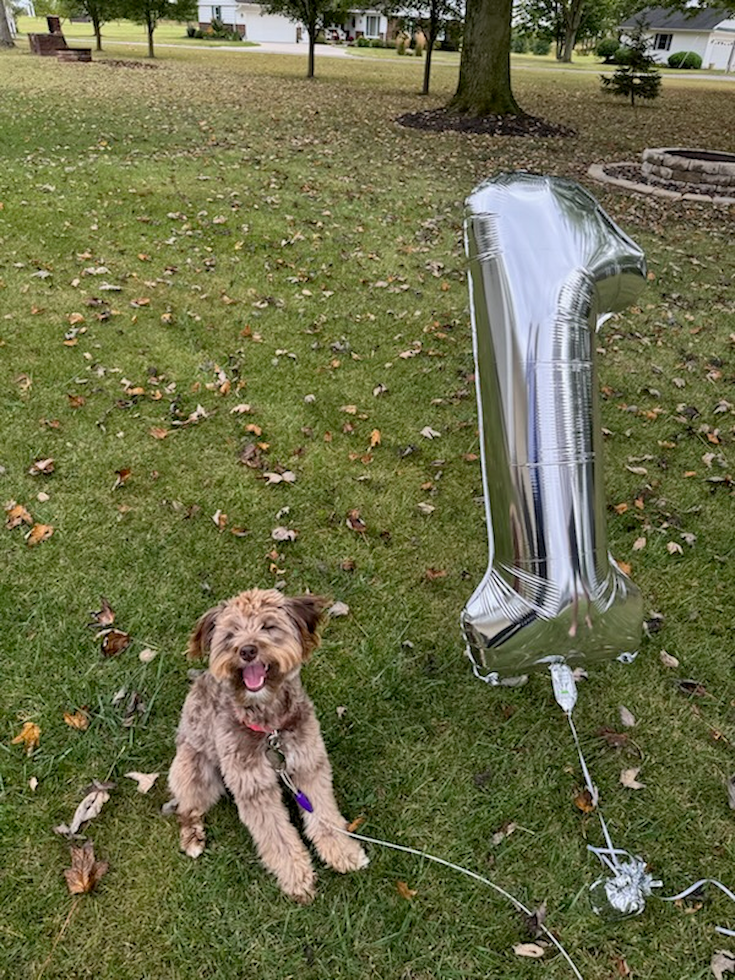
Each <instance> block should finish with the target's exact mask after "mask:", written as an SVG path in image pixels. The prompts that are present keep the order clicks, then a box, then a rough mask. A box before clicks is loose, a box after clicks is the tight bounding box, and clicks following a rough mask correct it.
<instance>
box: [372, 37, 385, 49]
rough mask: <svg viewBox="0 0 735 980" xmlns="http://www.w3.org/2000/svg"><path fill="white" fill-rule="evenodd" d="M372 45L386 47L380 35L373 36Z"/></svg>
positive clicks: (373, 46)
mask: <svg viewBox="0 0 735 980" xmlns="http://www.w3.org/2000/svg"><path fill="white" fill-rule="evenodd" d="M370 47H371V48H384V47H385V42H384V41H381V39H380V38H379V37H372V38H370Z"/></svg>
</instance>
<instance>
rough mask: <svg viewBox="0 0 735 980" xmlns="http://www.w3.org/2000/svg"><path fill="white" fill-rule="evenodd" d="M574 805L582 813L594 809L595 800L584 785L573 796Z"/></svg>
mask: <svg viewBox="0 0 735 980" xmlns="http://www.w3.org/2000/svg"><path fill="white" fill-rule="evenodd" d="M574 805H575V806H576V808H577V809H578V810H581V811H582V813H592V812H593V811H594V809H595V801H594V800H593V799H592V793H590V791H589V790H588V789H587V787H586V786H585V788H584V789H583V790H580V792H579V793H577V795H576V796H575V797H574Z"/></svg>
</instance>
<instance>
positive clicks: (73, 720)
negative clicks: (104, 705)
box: [64, 709, 89, 732]
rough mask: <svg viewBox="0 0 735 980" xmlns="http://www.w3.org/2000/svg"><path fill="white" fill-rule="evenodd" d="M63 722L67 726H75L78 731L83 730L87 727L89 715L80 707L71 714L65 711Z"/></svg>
mask: <svg viewBox="0 0 735 980" xmlns="http://www.w3.org/2000/svg"><path fill="white" fill-rule="evenodd" d="M64 722H65V723H66V724H67V725H68V726H69V728H76V729H78V730H79V731H80V732H85V731H86V730H87V729H88V728H89V716H88V715H87V714H86V713H85V712H84V711H82V710H81V709H80V710H78V711H75V712H74V714H73V715H72V714H70V713H69V712H68V711H65V712H64Z"/></svg>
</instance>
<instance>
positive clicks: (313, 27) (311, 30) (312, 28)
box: [306, 17, 319, 78]
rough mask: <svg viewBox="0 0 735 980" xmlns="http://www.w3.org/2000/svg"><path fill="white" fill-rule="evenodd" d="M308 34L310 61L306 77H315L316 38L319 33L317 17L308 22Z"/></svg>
mask: <svg viewBox="0 0 735 980" xmlns="http://www.w3.org/2000/svg"><path fill="white" fill-rule="evenodd" d="M306 32H307V34H308V35H309V60H308V64H307V68H306V77H307V78H313V77H314V49H315V48H316V36H317V34H318V32H319V21H318V19H317V18H316V17H314V19H313V20H309V21H307V24H306Z"/></svg>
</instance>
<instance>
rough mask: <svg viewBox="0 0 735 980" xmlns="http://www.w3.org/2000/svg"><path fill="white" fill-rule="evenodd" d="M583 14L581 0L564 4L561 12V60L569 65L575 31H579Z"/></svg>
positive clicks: (573, 0) (575, 35)
mask: <svg viewBox="0 0 735 980" xmlns="http://www.w3.org/2000/svg"><path fill="white" fill-rule="evenodd" d="M583 13H584V2H583V0H570V2H569V3H568V4H564V7H563V10H562V14H563V20H564V50H563V51H562V56H561V60H562V61H564V62H566V63H567V64H571V61H572V55H573V54H574V45H575V43H576V41H577V31H578V30H579V25H580V24H581V23H582V14H583Z"/></svg>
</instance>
